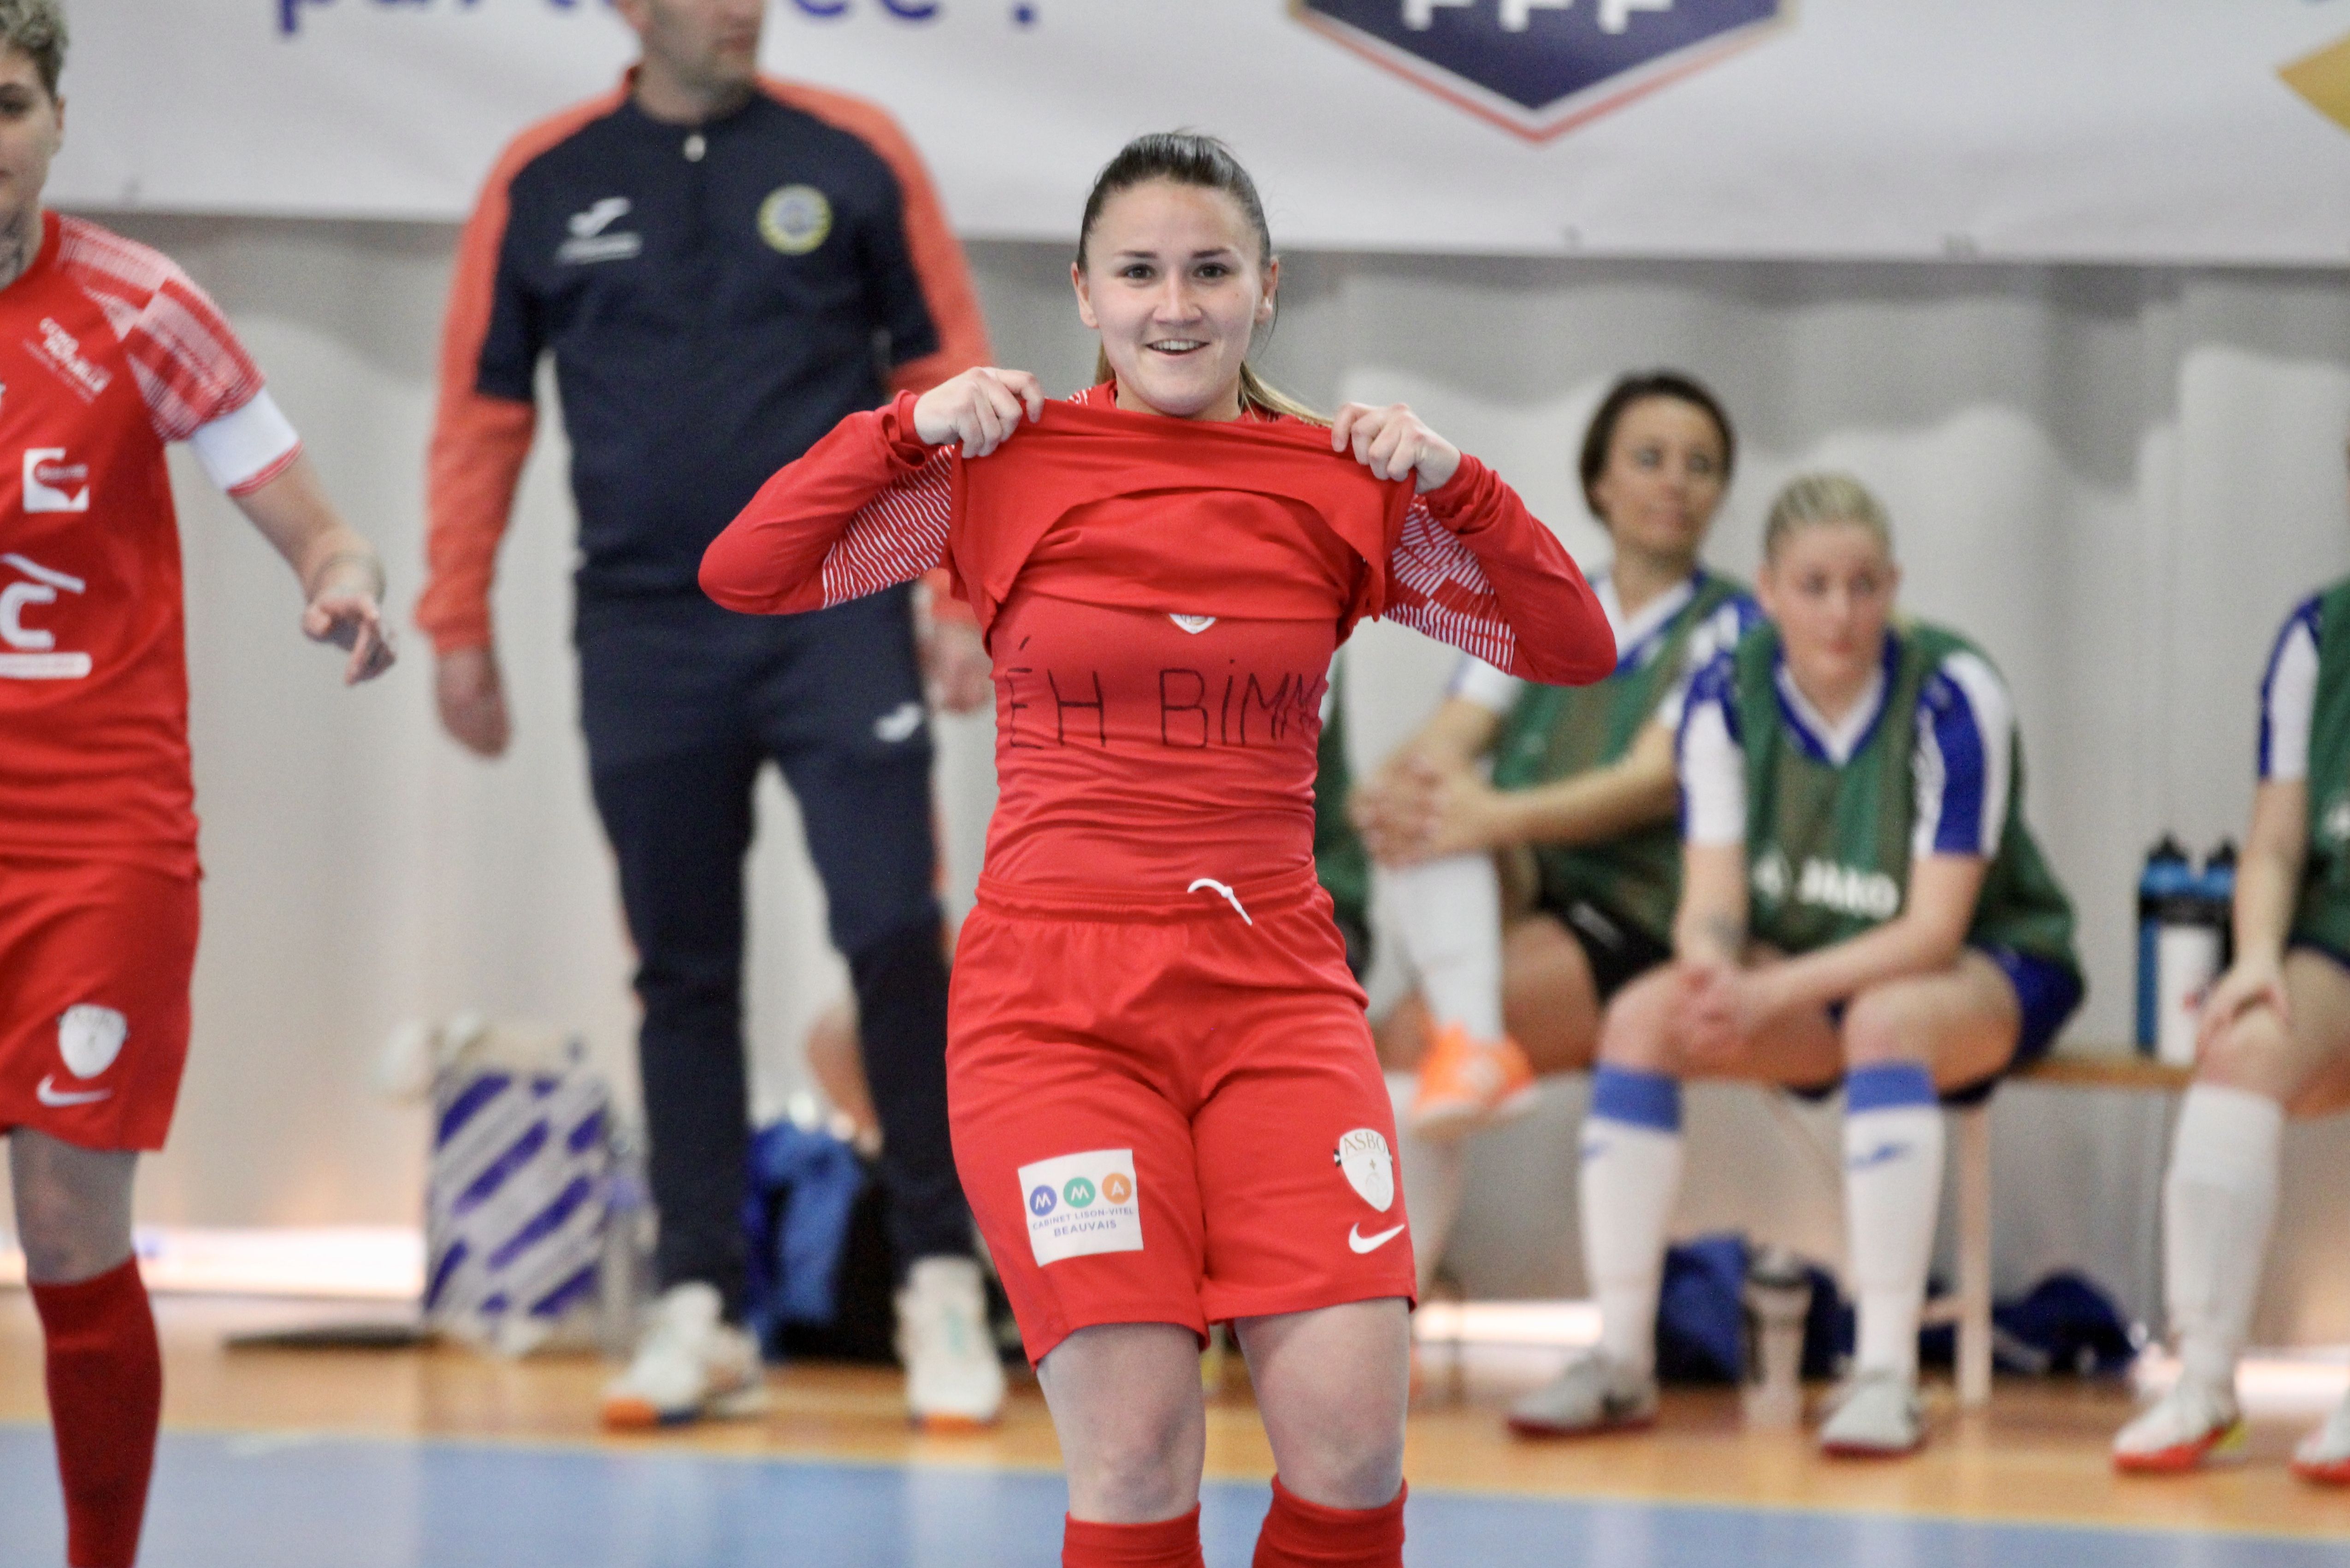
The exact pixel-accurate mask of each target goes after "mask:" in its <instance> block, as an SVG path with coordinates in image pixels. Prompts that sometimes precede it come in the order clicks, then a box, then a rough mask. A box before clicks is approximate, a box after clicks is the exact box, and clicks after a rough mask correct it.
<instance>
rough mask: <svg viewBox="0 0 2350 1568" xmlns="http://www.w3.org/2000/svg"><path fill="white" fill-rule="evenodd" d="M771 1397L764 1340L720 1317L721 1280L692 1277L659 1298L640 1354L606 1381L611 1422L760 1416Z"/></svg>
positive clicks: (652, 1423) (632, 1425) (630, 1425)
mask: <svg viewBox="0 0 2350 1568" xmlns="http://www.w3.org/2000/svg"><path fill="white" fill-rule="evenodd" d="M766 1403H767V1387H766V1383H765V1380H764V1376H763V1375H762V1368H761V1366H760V1362H759V1346H758V1343H757V1342H756V1341H755V1340H754V1339H753V1338H752V1337H751V1334H750V1332H749V1331H748V1330H746V1329H740V1328H736V1327H734V1326H733V1325H732V1324H727V1323H724V1322H722V1321H721V1320H720V1317H719V1300H718V1290H717V1287H716V1286H714V1285H710V1284H705V1283H703V1282H701V1281H699V1280H691V1281H688V1282H686V1283H684V1284H681V1285H671V1287H670V1288H669V1289H668V1290H666V1291H664V1292H662V1293H661V1295H660V1300H658V1301H656V1302H655V1303H653V1306H652V1313H651V1314H650V1321H649V1322H648V1323H647V1324H645V1333H644V1337H643V1338H641V1339H639V1341H638V1342H637V1355H636V1359H635V1360H633V1361H631V1362H629V1369H628V1370H627V1371H626V1372H623V1373H621V1374H620V1375H619V1376H618V1377H615V1378H613V1379H612V1381H611V1382H609V1383H608V1384H606V1385H605V1386H604V1425H606V1426H607V1427H617V1428H626V1429H636V1428H646V1427H669V1426H675V1425H676V1424H677V1423H679V1422H681V1421H691V1420H695V1419H697V1418H699V1417H703V1416H754V1415H757V1414H758V1413H759V1412H760V1411H761V1410H764V1409H765V1408H766Z"/></svg>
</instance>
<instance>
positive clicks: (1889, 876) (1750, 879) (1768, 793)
mask: <svg viewBox="0 0 2350 1568" xmlns="http://www.w3.org/2000/svg"><path fill="white" fill-rule="evenodd" d="M1894 641H1895V656H1894V659H1893V669H1892V671H1891V676H1890V679H1889V680H1888V681H1887V691H1886V693H1885V710H1884V712H1883V714H1882V715H1881V716H1880V717H1879V718H1878V720H1877V727H1876V729H1875V731H1874V732H1872V733H1871V734H1870V735H1869V737H1868V739H1867V740H1866V742H1864V743H1863V744H1862V745H1861V748H1860V749H1859V751H1857V752H1856V753H1854V754H1853V756H1852V757H1851V759H1850V760H1849V761H1847V762H1846V763H1845V764H1844V765H1843V766H1842V767H1837V766H1835V765H1834V764H1833V763H1826V762H1823V761H1821V760H1819V759H1817V758H1814V757H1813V756H1811V755H1809V754H1807V753H1805V752H1804V748H1803V746H1802V745H1801V744H1800V743H1799V742H1797V740H1796V739H1795V737H1794V735H1793V734H1792V733H1790V732H1789V730H1788V725H1787V721H1786V720H1785V719H1784V718H1783V716H1782V715H1781V713H1780V709H1779V692H1778V687H1777V679H1776V677H1777V668H1778V652H1779V634H1778V631H1777V629H1776V628H1773V627H1771V626H1769V625H1768V624H1765V625H1763V626H1758V627H1756V628H1753V629H1752V631H1750V632H1748V633H1747V634H1746V636H1745V637H1744V638H1743V639H1741V640H1740V642H1739V644H1738V650H1737V653H1736V655H1735V659H1736V675H1737V685H1736V693H1735V696H1734V699H1733V701H1735V702H1736V704H1737V708H1738V727H1739V732H1740V733H1741V734H1742V735H1743V736H1744V737H1745V749H1746V854H1747V859H1746V864H1747V892H1748V898H1749V903H1750V915H1749V921H1750V925H1751V929H1752V931H1753V934H1754V936H1755V938H1756V939H1757V940H1761V941H1764V942H1768V943H1769V944H1770V945H1772V946H1773V947H1775V948H1777V949H1779V950H1781V951H1782V952H1787V953H1802V952H1811V951H1814V950H1816V949H1819V948H1824V947H1826V946H1829V945H1830V944H1831V943H1835V942H1840V941H1844V940H1848V939H1849V938H1852V937H1856V936H1858V935H1860V934H1861V933H1862V932H1864V931H1867V930H1870V929H1874V928H1875V927H1877V926H1880V925H1883V924H1884V923H1885V922H1886V921H1887V920H1890V919H1893V917H1894V916H1896V915H1898V914H1899V913H1900V912H1901V906H1902V902H1903V900H1904V898H1906V897H1907V895H1908V885H1909V859H1910V854H1909V849H1910V834H1911V832H1912V830H1913V829H1914V827H1915V826H1916V818H1917V777H1916V771H1917V770H1916V759H1917V751H1918V695H1919V693H1920V692H1921V691H1923V690H1924V687H1925V684H1926V681H1927V680H1928V679H1929V677H1931V676H1932V674H1933V672H1934V670H1936V669H1937V668H1938V667H1939V665H1940V664H1941V662H1942V660H1943V659H1947V658H1949V657H1950V655H1951V654H1952V653H1956V652H1960V651H1965V652H1969V653H1972V654H1974V655H1975V656H1976V657H1977V658H1981V657H1982V654H1981V649H1977V648H1975V647H1974V646H1973V645H1972V644H1971V643H1970V642H1968V641H1967V640H1966V639H1963V638H1961V637H1960V636H1959V635H1958V634H1956V633H1955V632H1950V631H1946V630H1943V629H1941V628H1937V627H1931V626H1925V625H1917V624H1912V625H1908V626H1905V627H1901V628H1898V629H1897V630H1896V631H1895V633H1894ZM1985 662H1989V661H1988V660H1985ZM1967 943H1968V945H1969V946H1970V947H1995V948H2007V949H2011V950H2014V951H2016V952H2019V953H2027V954H2030V955H2032V956H2033V957H2037V958H2043V959H2047V960H2049V961H2052V962H2055V963H2060V964H2063V965H2064V967H2065V968H2067V969H2069V970H2072V971H2074V973H2075V974H2078V973H2079V972H2080V961H2079V959H2078V958H2077V957H2076V956H2075V955H2074V950H2073V907H2072V903H2071V901H2070V900H2069V899H2067V898H2065V896H2064V888H2061V887H2059V886H2058V885H2057V882H2056V878H2055V877H2054V875H2053V874H2052V873H2051V872H2050V871H2049V869H2048V867H2047V864H2046V862H2045V861H2043V859H2042V858H2041V855H2040V848H2039V846H2038V845H2037V844H2035V843H2033V838H2032V834H2031V831H2030V830H2029V829H2028V828H2026V827H2025V826H2024V825H2023V752H2022V738H2021V737H2018V738H2017V742H2016V750H2015V766H2014V770H2013V777H2012V780H2011V781H2010V783H2009V785H2008V791H2007V804H2006V810H2005V815H2004V820H2003V823H2002V827H2001V829H2000V839H1999V847H1998V851H1997V853H1996V854H1994V855H1993V856H1992V857H1991V867H1990V869H1989V871H1988V873H1987V874H1986V875H1985V877H1984V878H1983V885H1982V891H1981V893H1980V894H1979V895H1977V897H1976V899H1975V914H1974V920H1973V922H1972V924H1971V925H1970V926H1969V928H1968V930H1967Z"/></svg>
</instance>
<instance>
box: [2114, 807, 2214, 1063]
mask: <svg viewBox="0 0 2350 1568" xmlns="http://www.w3.org/2000/svg"><path fill="white" fill-rule="evenodd" d="M2228 875H2229V877H2230V883H2231V885H2232V882H2233V879H2234V876H2235V871H2234V864H2233V861H2232V860H2230V866H2229V872H2228ZM2201 880H2202V879H2201V878H2200V877H2198V876H2196V874H2195V863H2194V862H2193V861H2191V860H2189V858H2188V857H2187V851H2186V850H2185V849H2183V848H2181V847H2180V846H2179V843H2178V840H2177V839H2175V838H2173V837H2171V836H2169V835H2168V834H2167V833H2166V834H2164V835H2163V836H2162V842H2161V843H2159V844H2158V845H2156V846H2154V847H2153V848H2152V849H2149V850H2148V851H2147V856H2146V869H2145V870H2144V871H2142V872H2140V873H2139V874H2138V879H2137V1049H2138V1054H2140V1055H2142V1056H2151V1055H2152V1054H2154V1047H2155V1042H2156V1041H2157V1040H2158V1038H2159V1037H2160V1033H2161V1028H2162V1015H2161V1004H2160V1001H2159V998H2158V977H2159V974H2160V968H2161V966H2160V960H2159V954H2158V945H2157V944H2158V941H2159V940H2160V936H2161V929H2162V922H2163V919H2164V917H2165V916H2166V915H2171V916H2174V917H2175V916H2176V915H2177V913H2178V909H2179V905H2180V904H2181V903H2183V902H2185V901H2187V900H2190V899H2194V898H2197V897H2198V895H2199V893H2200V892H2201V888H2200V886H2199V884H2200V882H2201Z"/></svg>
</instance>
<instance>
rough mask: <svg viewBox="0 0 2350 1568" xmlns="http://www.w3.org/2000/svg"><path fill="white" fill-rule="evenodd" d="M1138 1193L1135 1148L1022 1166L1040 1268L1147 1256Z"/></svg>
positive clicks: (1024, 1199)
mask: <svg viewBox="0 0 2350 1568" xmlns="http://www.w3.org/2000/svg"><path fill="white" fill-rule="evenodd" d="M1135 1189H1136V1183H1135V1179H1134V1151H1133V1150H1132V1149H1130V1148H1097V1149H1092V1150H1089V1151H1087V1153H1084V1154H1065V1155H1063V1156H1061V1157H1060V1158H1058V1159H1040V1160H1038V1161H1037V1162H1036V1163H1035V1164H1034V1165H1024V1166H1022V1167H1021V1168H1020V1197H1021V1201H1022V1202H1023V1203H1024V1204H1025V1205H1026V1206H1027V1209H1028V1245H1029V1246H1030V1247H1031V1248H1032V1249H1033V1250H1034V1251H1035V1254H1036V1262H1038V1263H1040V1264H1042V1263H1057V1262H1060V1261H1061V1260H1062V1259H1064V1258H1082V1257H1085V1256H1087V1254H1088V1253H1093V1252H1139V1251H1142V1207H1141V1204H1140V1203H1139V1201H1138V1200H1137V1197H1136V1190H1135Z"/></svg>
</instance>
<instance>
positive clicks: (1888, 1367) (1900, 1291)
mask: <svg viewBox="0 0 2350 1568" xmlns="http://www.w3.org/2000/svg"><path fill="white" fill-rule="evenodd" d="M1941 1199H1942V1108H1941V1105H1940V1102H1939V1101H1938V1100H1937V1099H1936V1098H1935V1096H1934V1079H1933V1075H1931V1074H1929V1072H1927V1071H1926V1069H1925V1068H1924V1067H1923V1066H1920V1065H1919V1064H1917V1063H1915V1062H1876V1063H1871V1064H1868V1065H1867V1066H1865V1067H1856V1068H1855V1069H1854V1070H1853V1072H1852V1075H1851V1076H1850V1077H1848V1078H1846V1080H1845V1107H1844V1204H1845V1235H1846V1268H1847V1269H1848V1271H1849V1272H1850V1274H1851V1279H1852V1287H1853V1293H1854V1295H1856V1297H1858V1298H1859V1303H1860V1308H1859V1320H1860V1321H1859V1332H1858V1335H1857V1340H1858V1343H1857V1344H1856V1345H1855V1347H1854V1355H1853V1362H1854V1365H1855V1366H1856V1367H1857V1369H1858V1370H1860V1371H1862V1372H1893V1373H1898V1374H1899V1375H1900V1376H1903V1377H1905V1378H1909V1379H1912V1380H1914V1379H1915V1378H1916V1377H1917V1376H1918V1314H1919V1312H1920V1309H1921V1308H1923V1306H1924V1305H1925V1301H1926V1269H1927V1265H1928V1264H1929V1263H1930V1262H1932V1260H1933V1251H1934V1220H1935V1219H1936V1217H1937V1216H1938V1214H1939V1212H1940V1209H1941Z"/></svg>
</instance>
